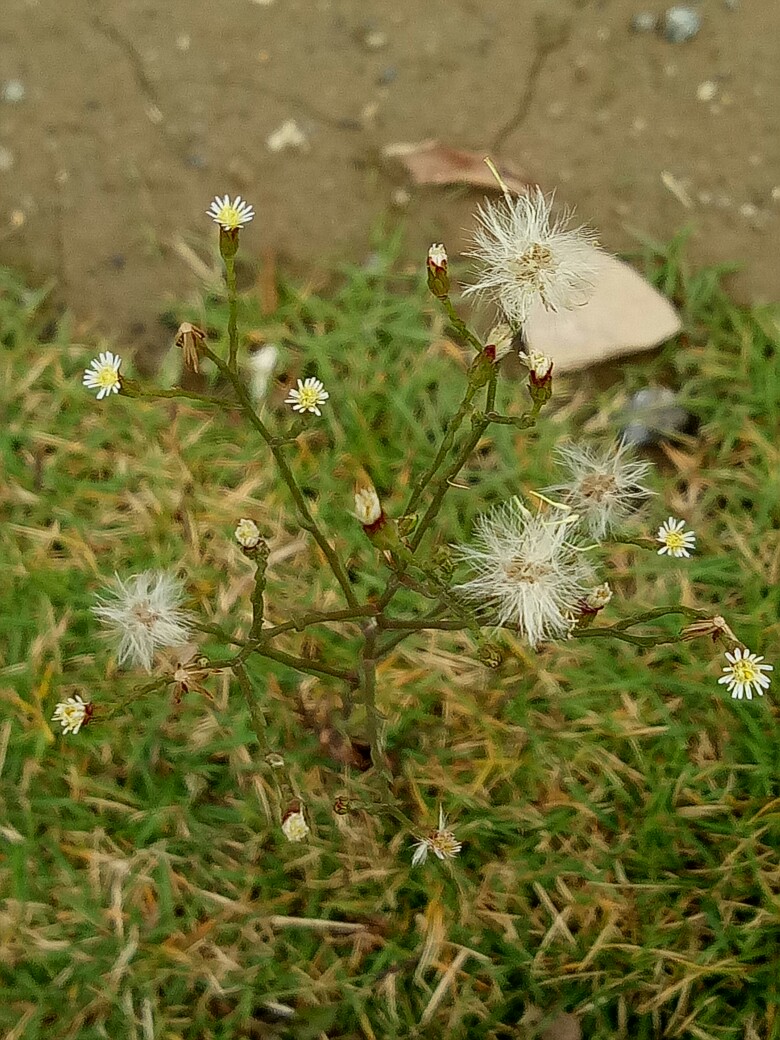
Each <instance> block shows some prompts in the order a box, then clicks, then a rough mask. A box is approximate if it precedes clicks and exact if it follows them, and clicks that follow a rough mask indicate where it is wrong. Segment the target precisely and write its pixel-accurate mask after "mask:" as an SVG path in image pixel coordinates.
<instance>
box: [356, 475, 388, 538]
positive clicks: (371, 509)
mask: <svg viewBox="0 0 780 1040" xmlns="http://www.w3.org/2000/svg"><path fill="white" fill-rule="evenodd" d="M355 517H356V518H357V519H358V520H359V521H360V523H361V524H362V525H363V527H365V528H367V529H368V530H369V531H375V530H377V529H378V528H379V527H381V526H382V525H383V524H384V522H385V515H384V513H383V512H382V503H381V502H380V501H379V495H378V494H377V493H376V488H375V487H374V485H373V484H369V485H367V486H366V485H364V486H363V487H356V488H355Z"/></svg>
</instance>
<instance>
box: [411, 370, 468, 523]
mask: <svg viewBox="0 0 780 1040" xmlns="http://www.w3.org/2000/svg"><path fill="white" fill-rule="evenodd" d="M477 390H478V387H476V386H471V384H469V386H467V387H466V393H465V395H464V397H463V400H462V401H461V403H460V407H459V408H458V410H457V412H456V413H455V414H454V415H453V416H452V418H451V419H449V420H448V421H447V425H446V426H445V428H444V437H443V438H442V442H441V444H440V445H439V450H438V451H437V453H436V457H435V459H434V460H433V462H432V463H431V465H430V466H429V467H428V469H427V470H425V472H424V473H423V474H422V475H421V476H420V478H419V479H418V480H417V482H416V484H415V485H414V488H413V489H412V495H411V498H410V499H409V501H408V502H407V504H406V508H405V509H404V513H405V514H406V513H411V512H413V511H414V508H415V506H416V505H417V503H418V502H419V501H420V498H421V497H422V494H423V492H424V491H425V489H426V488H427V487H428V485H429V484H430V482H431V481H432V480H433V478H434V477H435V476H436V473H437V472H438V469H439V466H441V464H442V462H443V461H444V458H445V456H446V455H447V452H448V451H449V450H450V449H451V448H452V445H453V442H454V440H455V434H456V433H457V432H458V430H459V429H460V427H461V424H462V423H463V420H464V419H465V418H466V416H467V415H468V413H469V412H470V411H471V410H472V408H473V402H474V395H475V394H476V392H477Z"/></svg>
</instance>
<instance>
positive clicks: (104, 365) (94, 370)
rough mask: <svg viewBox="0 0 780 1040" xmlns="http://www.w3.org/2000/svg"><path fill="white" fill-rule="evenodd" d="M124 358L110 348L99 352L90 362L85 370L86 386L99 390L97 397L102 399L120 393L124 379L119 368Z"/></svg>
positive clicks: (99, 399)
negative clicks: (113, 352)
mask: <svg viewBox="0 0 780 1040" xmlns="http://www.w3.org/2000/svg"><path fill="white" fill-rule="evenodd" d="M121 364H122V359H121V357H120V356H119V355H118V354H112V353H111V351H110V350H106V351H104V352H103V353H102V354H98V356H97V357H96V358H93V359H92V360H91V361H90V363H89V368H88V369H86V370H85V372H84V386H86V387H87V389H89V390H97V399H98V401H102V400H103V398H104V397H108V395H109V394H118V393H119V391H120V389H121V386H122V380H121V377H120V375H119V368H120V366H121Z"/></svg>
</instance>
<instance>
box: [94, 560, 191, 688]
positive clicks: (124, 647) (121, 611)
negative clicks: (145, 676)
mask: <svg viewBox="0 0 780 1040" xmlns="http://www.w3.org/2000/svg"><path fill="white" fill-rule="evenodd" d="M110 591H111V592H112V593H113V597H112V598H111V599H107V598H105V597H104V596H100V595H99V596H98V597H97V598H98V603H99V606H97V607H93V608H92V610H93V613H94V614H95V615H96V616H97V617H99V618H100V620H101V621H103V622H104V623H105V624H106V625H107V626H108V627H109V628H110V629H112V630H113V634H114V635H115V636H116V637H117V639H118V640H119V648H118V651H117V657H118V661H119V664H120V665H121V664H123V663H124V662H125V661H130V663H131V664H138V665H140V666H141V667H142V668H145V669H146V670H147V671H150V670H151V667H152V662H153V660H154V652H155V650H163V649H165V648H171V647H177V646H182V645H183V644H184V643H186V642H187V641H188V640H189V637H190V632H191V624H192V615H191V614H190V613H189V612H188V611H186V610H182V609H181V601H182V593H183V589H182V584H181V582H180V581H178V579H176V578H174V577H173V576H172V575H170V574H168V573H166V572H165V571H144V572H143V573H142V574H134V575H133V576H132V577H131V578H128V579H127V581H122V580H121V578H119V576H116V589H114V590H110Z"/></svg>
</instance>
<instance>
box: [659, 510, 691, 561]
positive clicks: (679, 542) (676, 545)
mask: <svg viewBox="0 0 780 1040" xmlns="http://www.w3.org/2000/svg"><path fill="white" fill-rule="evenodd" d="M684 527H685V521H684V520H675V518H674V517H673V516H670V517H669V519H668V520H666V521H665V522H664V523H663V524H661V526H660V527H659V528H658V535H657V536H656V539H657V541H659V542H660V543H661V548H660V549H659V550H658V555H659V556H664V555H666V553H668V554H669V555H670V556H677V557H680V556H690V555H691V553H692V552H693V550H694V549H695V548H696V535H695V534H694V532H693V531H684V530H683V529H684Z"/></svg>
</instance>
